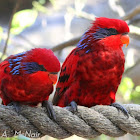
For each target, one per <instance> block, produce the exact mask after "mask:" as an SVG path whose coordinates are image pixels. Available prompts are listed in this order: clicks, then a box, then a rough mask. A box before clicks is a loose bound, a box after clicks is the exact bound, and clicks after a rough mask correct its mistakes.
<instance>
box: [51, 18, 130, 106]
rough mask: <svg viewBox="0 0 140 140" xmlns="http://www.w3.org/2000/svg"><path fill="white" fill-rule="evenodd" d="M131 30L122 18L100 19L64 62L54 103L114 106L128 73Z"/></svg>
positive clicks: (59, 104)
mask: <svg viewBox="0 0 140 140" xmlns="http://www.w3.org/2000/svg"><path fill="white" fill-rule="evenodd" d="M128 32H129V27H128V25H127V23H126V22H125V21H122V20H119V19H109V18H104V17H100V18H96V20H95V21H94V22H93V25H92V27H91V28H90V29H89V30H88V31H87V32H85V34H84V35H83V37H82V38H81V40H80V42H79V44H78V46H77V47H76V48H75V49H74V50H72V52H71V53H70V54H69V56H68V57H67V58H66V60H65V62H64V63H63V66H62V69H61V73H60V77H59V81H58V84H57V89H56V93H55V96H54V99H53V104H54V105H58V106H61V107H64V106H67V105H69V104H70V102H71V101H75V102H76V103H77V104H78V105H83V106H87V107H91V106H93V105H110V104H112V103H114V102H115V94H116V91H117V89H118V86H119V84H120V81H121V78H122V74H123V72H124V63H125V58H124V53H123V51H122V46H123V44H128V43H129V39H128V37H127V36H126V35H125V34H126V33H128Z"/></svg>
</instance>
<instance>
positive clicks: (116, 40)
mask: <svg viewBox="0 0 140 140" xmlns="http://www.w3.org/2000/svg"><path fill="white" fill-rule="evenodd" d="M89 32H90V33H93V38H94V40H95V41H96V40H98V41H100V43H103V44H104V45H107V46H108V47H109V46H110V47H113V48H114V49H115V48H117V47H118V46H121V47H122V46H123V44H126V47H127V46H128V44H129V36H128V35H127V34H128V33H129V27H128V25H127V23H126V22H125V21H123V20H120V19H110V18H105V17H99V18H96V20H95V21H94V22H93V26H92V27H91V28H90V30H89Z"/></svg>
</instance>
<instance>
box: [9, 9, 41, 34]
mask: <svg viewBox="0 0 140 140" xmlns="http://www.w3.org/2000/svg"><path fill="white" fill-rule="evenodd" d="M37 15H38V13H37V11H36V10H33V9H26V10H21V11H19V12H17V13H15V15H14V17H13V20H12V27H11V33H12V34H19V33H20V32H22V31H23V30H24V29H25V28H27V27H30V26H31V25H33V24H34V22H35V20H36V18H37Z"/></svg>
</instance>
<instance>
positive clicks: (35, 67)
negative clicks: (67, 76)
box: [22, 62, 47, 74]
mask: <svg viewBox="0 0 140 140" xmlns="http://www.w3.org/2000/svg"><path fill="white" fill-rule="evenodd" d="M22 65H23V66H22V68H23V70H25V73H26V74H31V73H35V72H37V71H47V70H46V69H45V68H44V66H43V65H39V64H38V63H36V62H24V63H23V64H22Z"/></svg>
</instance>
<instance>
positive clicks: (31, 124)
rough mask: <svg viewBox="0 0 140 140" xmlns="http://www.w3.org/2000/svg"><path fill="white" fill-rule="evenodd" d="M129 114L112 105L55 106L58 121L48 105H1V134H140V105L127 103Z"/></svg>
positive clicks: (63, 135)
mask: <svg viewBox="0 0 140 140" xmlns="http://www.w3.org/2000/svg"><path fill="white" fill-rule="evenodd" d="M123 106H124V107H125V108H126V109H127V110H128V112H129V117H127V116H125V115H124V114H123V113H122V112H121V111H119V110H117V109H116V108H115V107H112V106H101V105H98V106H94V107H92V108H86V107H83V106H78V112H77V113H74V114H73V113H71V112H70V111H69V108H67V109H64V108H60V107H58V106H54V111H55V113H56V122H55V121H53V120H51V119H50V118H49V117H48V115H47V113H46V110H45V108H42V107H36V108H35V107H29V106H21V108H20V111H19V113H18V114H17V112H15V110H14V108H13V107H12V106H3V105H1V106H0V135H1V136H2V135H3V133H4V132H6V134H7V136H9V137H12V136H14V135H15V131H17V132H18V131H20V132H21V133H22V134H24V133H25V132H31V133H40V135H39V136H36V137H42V136H44V135H49V136H52V137H55V138H59V139H63V138H67V137H70V136H72V135H74V134H75V135H77V136H80V137H84V138H93V137H97V136H99V135H101V134H105V135H108V136H111V137H119V136H123V135H124V134H126V133H130V134H132V135H137V136H138V135H140V105H136V104H127V105H123Z"/></svg>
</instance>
